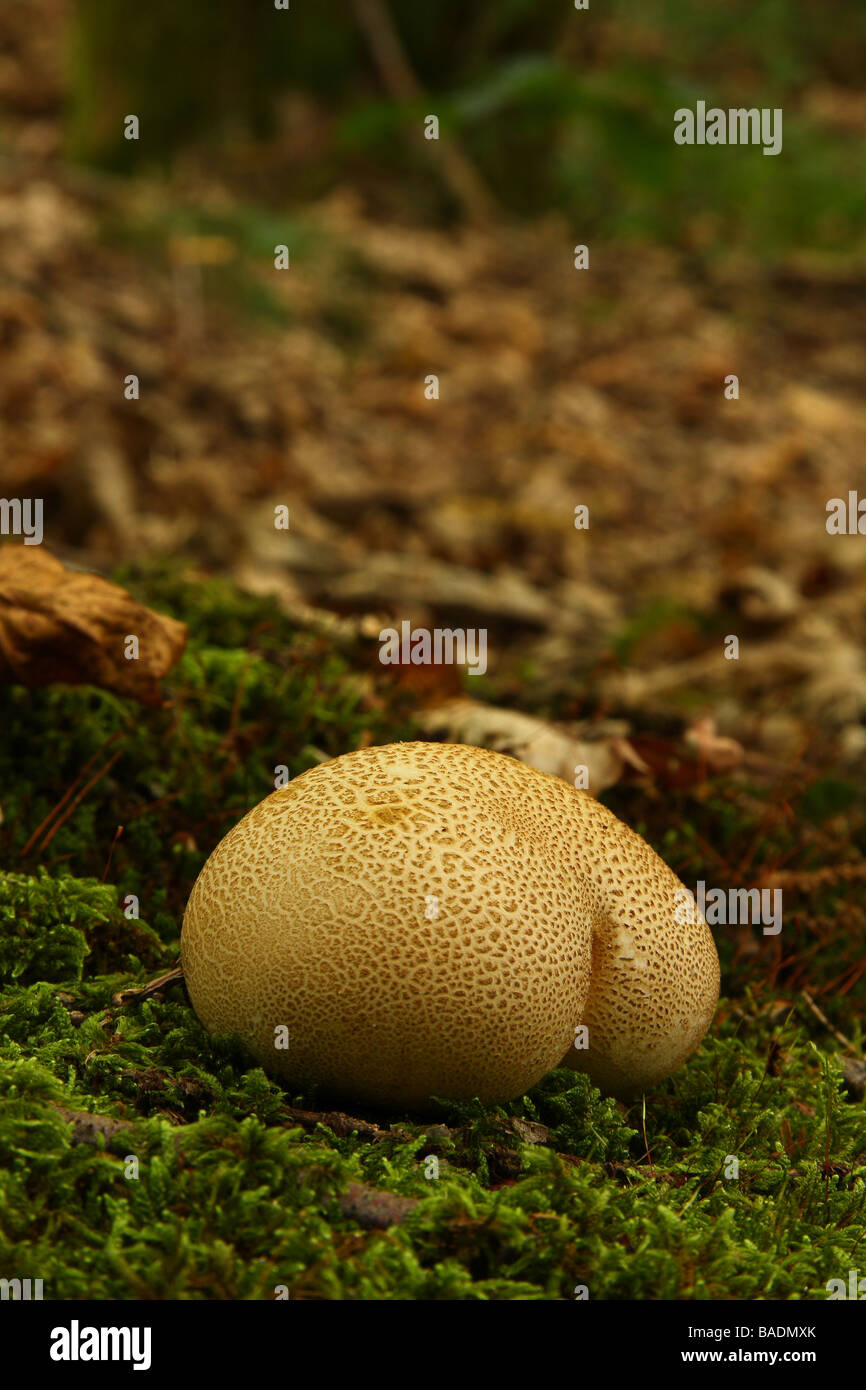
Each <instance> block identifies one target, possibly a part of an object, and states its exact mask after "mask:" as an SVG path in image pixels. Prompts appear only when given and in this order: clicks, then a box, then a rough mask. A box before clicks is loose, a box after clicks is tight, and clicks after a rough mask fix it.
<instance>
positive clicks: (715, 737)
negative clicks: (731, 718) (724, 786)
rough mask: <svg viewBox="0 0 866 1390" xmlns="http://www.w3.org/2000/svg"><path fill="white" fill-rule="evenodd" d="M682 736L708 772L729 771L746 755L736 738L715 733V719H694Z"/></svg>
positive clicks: (737, 765)
mask: <svg viewBox="0 0 866 1390" xmlns="http://www.w3.org/2000/svg"><path fill="white" fill-rule="evenodd" d="M683 738H684V740H685V742H686V744H687V745H688V747H689V748H691V749H692V750H693V751H694V752H695V753H696V754H697V756H698V758H700V760H701V762H703V763H704V764H705V765H706V767H707V768H708V770H709V771H710V772H730V771H731V769H732V768H735V767H739V765H740V763H741V762H742V761H743V758H744V757H745V755H746V753H745V749H744V748H743V745H742V744H741V743H737V741H736V739H733V738H725V737H724V735H722V734H718V733H716V721H715V720H714V719H710V718H709V717H704V718H701V719H696V720H695V722H694V723H693V724H692V725H690V727H689V728H688V729H686V731H685V734H684V735H683Z"/></svg>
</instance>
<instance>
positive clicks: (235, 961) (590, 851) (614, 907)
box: [181, 743, 719, 1109]
mask: <svg viewBox="0 0 866 1390" xmlns="http://www.w3.org/2000/svg"><path fill="white" fill-rule="evenodd" d="M681 887H682V886H681V884H680V883H679V881H678V879H677V878H676V876H675V875H674V874H673V873H672V872H671V870H670V869H669V868H668V867H667V865H665V864H664V863H663V861H662V860H661V859H659V858H658V856H657V855H655V854H654V852H653V851H652V850H651V849H650V847H649V846H648V845H647V844H646V843H645V842H644V841H643V840H642V839H641V838H640V837H639V836H638V835H636V834H634V832H633V831H631V830H629V829H628V827H627V826H625V825H623V823H622V822H621V821H619V820H617V818H616V817H615V816H614V815H612V813H611V812H609V811H607V810H606V808H604V807H602V806H600V805H599V803H598V802H596V801H594V800H592V798H591V797H589V796H587V795H586V794H585V793H582V792H578V791H575V790H574V789H573V788H572V787H570V786H568V785H567V784H566V783H565V782H562V781H561V780H560V779H559V778H557V777H552V776H549V775H547V774H545V773H541V772H537V771H535V769H533V768H530V767H527V766H526V765H524V764H523V763H519V762H517V761H515V760H514V759H512V758H509V757H505V756H503V755H501V754H498V753H493V752H490V751H489V750H487V749H482V748H474V747H471V746H468V745H464V744H440V743H396V744H388V745H386V746H384V747H376V748H366V749H361V750H359V751H358V752H355V753H348V754H346V755H345V756H343V757H340V758H335V759H334V760H333V761H331V762H327V763H324V764H322V765H321V766H319V767H316V768H313V769H311V770H310V771H309V772H305V773H303V774H302V775H301V776H300V777H298V778H297V779H296V780H295V781H293V782H291V783H290V784H289V785H288V786H287V787H284V788H281V789H280V790H279V791H276V792H274V793H272V794H271V795H270V796H268V797H266V798H265V800H264V801H262V802H260V803H259V805H258V806H256V807H254V808H253V810H252V811H250V812H249V813H248V814H247V815H246V816H245V817H244V818H243V820H241V821H240V822H239V823H238V825H236V826H235V827H234V829H232V830H231V831H230V832H229V833H228V834H227V835H226V836H225V838H224V839H223V840H221V841H220V843H219V844H218V845H217V847H216V849H215V850H214V852H213V854H212V855H211V856H210V858H209V859H208V861H207V863H206V864H205V866H204V868H203V869H202V871H201V873H200V874H199V877H198V879H197V880H196V883H195V885H194V887H193V890H192V893H191V895H190V899H189V903H188V904H187V909H186V913H185V916H184V923H183V932H182V937H181V957H182V963H183V971H184V976H185V980H186V985H187V989H188V991H189V996H190V999H191V1001H192V1004H193V1007H194V1009H195V1011H196V1013H197V1014H198V1016H199V1018H200V1019H201V1021H202V1023H203V1024H204V1025H205V1027H206V1028H208V1029H209V1030H210V1031H212V1032H233V1033H236V1034H238V1035H239V1037H240V1038H241V1040H242V1042H243V1043H244V1044H245V1045H246V1047H247V1049H248V1051H249V1052H250V1053H251V1054H252V1056H253V1057H254V1058H255V1059H256V1060H257V1061H258V1062H260V1064H261V1065H262V1066H263V1067H264V1068H265V1069H266V1070H268V1071H271V1072H274V1073H276V1074H278V1075H280V1076H282V1077H283V1078H284V1079H285V1080H287V1081H289V1082H290V1083H292V1084H294V1085H297V1086H299V1087H302V1086H306V1085H308V1084H310V1083H317V1084H319V1085H320V1086H321V1087H322V1088H323V1089H324V1090H326V1091H328V1092H332V1093H335V1094H338V1095H341V1096H344V1097H346V1098H348V1099H352V1100H355V1101H360V1102H363V1103H366V1104H370V1105H380V1106H384V1107H393V1106H406V1107H412V1108H416V1109H418V1108H425V1107H426V1106H427V1105H428V1103H429V1099H430V1097H431V1096H434V1095H437V1096H448V1097H451V1098H453V1099H465V1098H469V1097H472V1096H478V1097H479V1098H480V1099H481V1100H483V1101H487V1102H495V1101H501V1100H506V1099H509V1098H511V1097H513V1096H517V1095H522V1094H523V1093H524V1092H525V1091H527V1090H528V1089H529V1088H530V1087H531V1086H533V1085H534V1084H535V1083H536V1082H537V1081H538V1080H539V1079H540V1078H541V1077H542V1076H543V1075H544V1074H545V1072H547V1071H549V1070H550V1069H551V1068H552V1067H555V1066H556V1065H558V1064H560V1063H561V1062H562V1061H563V1060H565V1061H567V1062H568V1063H569V1064H570V1065H575V1066H579V1067H580V1068H581V1069H583V1070H586V1071H588V1072H589V1074H590V1076H591V1077H592V1079H593V1080H594V1081H597V1084H600V1085H603V1086H605V1087H606V1088H608V1089H613V1090H617V1091H618V1092H619V1091H620V1090H623V1088H625V1087H629V1088H634V1087H637V1088H640V1087H641V1086H643V1085H646V1084H651V1082H652V1081H654V1080H658V1079H660V1077H661V1076H664V1075H667V1074H668V1072H669V1071H671V1070H673V1069H674V1067H676V1066H679V1064H680V1062H681V1061H683V1060H684V1059H685V1057H687V1056H688V1055H689V1053H690V1052H691V1051H692V1050H693V1049H694V1048H695V1047H696V1046H697V1044H698V1043H699V1041H700V1039H701V1037H702V1036H703V1034H704V1032H705V1031H706V1028H707V1027H708V1025H709V1022H710V1020H711V1018H712V1015H713V1012H714V1010H715V1005H716V1002H717V999H718V983H719V969H718V958H717V956H716V952H715V946H714V945H713V941H712V937H711V936H710V933H709V930H708V928H707V927H706V924H705V923H703V922H702V921H699V922H697V923H695V924H692V925H679V924H677V923H676V921H675V919H674V916H673V910H674V905H675V902H676V899H675V895H676V891H677V890H678V889H681ZM680 915H681V914H680ZM581 1022H583V1023H587V1024H588V1025H589V1036H590V1047H589V1050H588V1051H579V1052H577V1053H574V1049H573V1048H571V1049H570V1044H571V1042H572V1041H573V1039H574V1034H575V1028H576V1027H577V1025H578V1024H579V1023H581ZM281 1025H282V1026H283V1027H284V1029H287V1030H288V1047H284V1046H279V1045H276V1046H275V1039H276V1040H277V1042H280V1041H281V1039H280V1038H279V1035H278V1034H277V1033H276V1032H275V1030H278V1029H279V1028H280V1026H281ZM568 1049H570V1050H569V1051H568V1055H567V1056H566V1052H567V1050H568ZM572 1054H573V1055H572Z"/></svg>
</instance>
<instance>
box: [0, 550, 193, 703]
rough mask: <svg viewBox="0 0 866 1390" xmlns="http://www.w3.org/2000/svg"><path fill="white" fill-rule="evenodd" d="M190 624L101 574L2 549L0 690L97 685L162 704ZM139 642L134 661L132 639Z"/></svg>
mask: <svg viewBox="0 0 866 1390" xmlns="http://www.w3.org/2000/svg"><path fill="white" fill-rule="evenodd" d="M186 634H187V629H186V625H185V624H184V623H179V622H176V621H175V620H174V618H166V617H164V616H163V615H162V614H160V613H153V612H151V610H150V609H149V608H145V607H143V606H142V604H140V603H136V602H135V600H134V599H132V598H130V596H129V594H127V593H126V592H125V591H124V590H123V589H120V588H118V586H117V585H116V584H110V583H109V582H108V580H106V579H101V578H100V577H99V576H98V575H95V574H87V573H83V572H78V571H74V570H68V569H66V567H65V566H64V565H63V564H61V562H60V561H59V560H58V559H56V558H55V557H54V556H53V555H49V554H48V553H47V552H46V551H45V550H43V549H42V548H41V547H39V548H29V547H25V546H23V545H7V546H4V547H3V549H2V550H0V683H3V684H11V683H20V684H21V685H26V686H31V687H32V686H40V685H53V684H54V683H55V682H57V683H62V684H64V685H98V686H101V687H102V689H103V690H112V691H114V693H115V694H116V695H124V696H126V697H128V698H129V699H132V700H138V701H139V703H140V704H143V705H161V704H162V703H163V698H162V694H161V692H160V689H159V684H158V682H159V680H160V679H161V677H162V676H164V675H165V674H166V672H167V671H168V670H170V668H171V667H172V666H173V665H174V664H175V662H176V661H177V660H178V659H179V658H180V656H181V653H182V652H183V649H184V646H185V644H186ZM130 637H135V638H137V639H138V656H137V658H135V659H131V658H130V659H128V658H127V656H126V654H125V653H126V651H127V649H128V642H127V639H128V638H130Z"/></svg>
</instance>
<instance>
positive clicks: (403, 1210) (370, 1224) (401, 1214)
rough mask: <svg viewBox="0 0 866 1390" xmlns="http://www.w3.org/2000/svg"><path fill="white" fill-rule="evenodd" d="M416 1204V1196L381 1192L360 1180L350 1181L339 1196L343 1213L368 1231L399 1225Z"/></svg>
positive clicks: (382, 1229)
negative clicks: (398, 1195) (401, 1195)
mask: <svg viewBox="0 0 866 1390" xmlns="http://www.w3.org/2000/svg"><path fill="white" fill-rule="evenodd" d="M417 1205H418V1198H417V1197H397V1196H396V1195H395V1194H394V1193H393V1192H381V1191H380V1190H379V1188H377V1187H368V1186H367V1185H366V1184H365V1183H360V1182H350V1183H349V1186H348V1187H347V1188H346V1191H345V1193H344V1194H343V1196H342V1197H341V1198H340V1211H341V1212H342V1213H343V1215H344V1216H350V1217H352V1218H353V1220H355V1221H357V1222H358V1224H359V1225H360V1226H363V1227H364V1229H365V1230H368V1231H369V1230H378V1231H384V1230H386V1229H387V1228H388V1226H396V1225H399V1223H400V1222H401V1221H405V1219H406V1217H407V1216H408V1215H409V1213H410V1211H413V1210H414V1209H415V1207H417Z"/></svg>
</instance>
